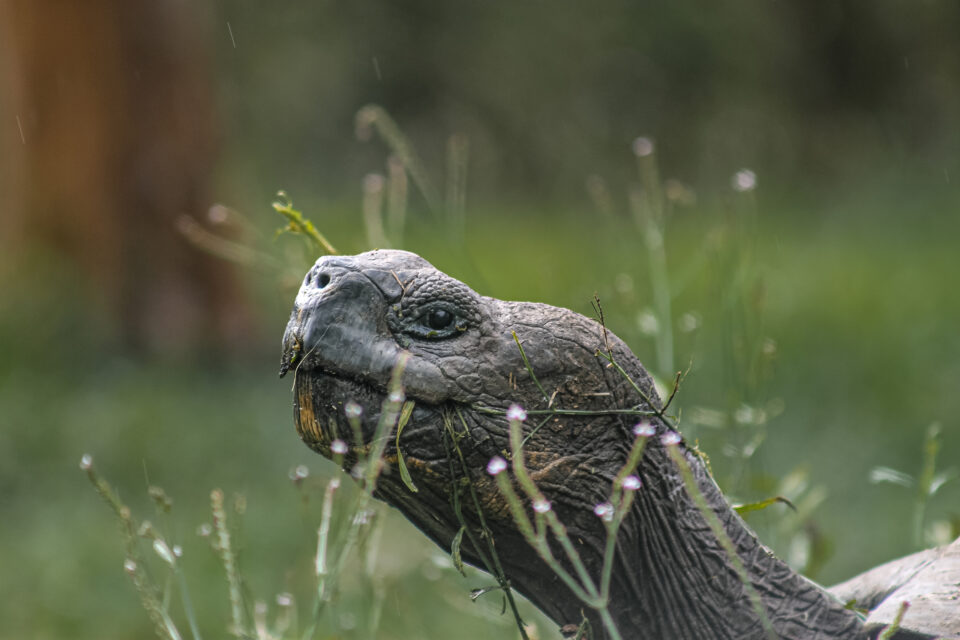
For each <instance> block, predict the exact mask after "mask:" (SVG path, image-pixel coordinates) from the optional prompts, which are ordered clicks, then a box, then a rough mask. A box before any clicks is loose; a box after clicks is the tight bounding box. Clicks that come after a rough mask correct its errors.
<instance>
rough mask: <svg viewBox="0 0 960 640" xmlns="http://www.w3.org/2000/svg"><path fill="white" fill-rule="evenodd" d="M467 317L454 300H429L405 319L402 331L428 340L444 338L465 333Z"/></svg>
mask: <svg viewBox="0 0 960 640" xmlns="http://www.w3.org/2000/svg"><path fill="white" fill-rule="evenodd" d="M467 326H468V323H467V319H466V318H465V317H464V316H463V314H462V313H461V312H460V309H459V308H458V307H457V306H456V305H455V304H454V303H452V302H448V301H435V302H429V303H427V304H426V305H424V306H423V307H421V308H420V309H417V310H415V311H413V312H412V313H411V314H410V315H408V316H407V317H406V318H404V319H403V328H402V329H401V331H402V332H403V333H405V334H407V335H408V336H412V337H414V338H421V339H426V340H444V339H445V338H452V337H454V336H459V335H463V333H464V332H465V331H466V330H467Z"/></svg>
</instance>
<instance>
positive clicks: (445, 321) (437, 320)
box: [427, 309, 453, 331]
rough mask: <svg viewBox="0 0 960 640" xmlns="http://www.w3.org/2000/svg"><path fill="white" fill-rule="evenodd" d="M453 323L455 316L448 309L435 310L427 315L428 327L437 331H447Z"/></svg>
mask: <svg viewBox="0 0 960 640" xmlns="http://www.w3.org/2000/svg"><path fill="white" fill-rule="evenodd" d="M452 323H453V314H452V313H450V312H449V311H447V310H446V309H434V310H433V311H431V312H430V313H429V314H428V315H427V326H428V327H430V328H431V329H433V330H435V331H441V330H443V329H446V328H447V327H449V326H450V325H451V324H452Z"/></svg>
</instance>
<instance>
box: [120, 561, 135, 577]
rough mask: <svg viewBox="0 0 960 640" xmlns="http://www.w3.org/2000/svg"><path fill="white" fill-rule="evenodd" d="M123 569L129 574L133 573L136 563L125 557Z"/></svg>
mask: <svg viewBox="0 0 960 640" xmlns="http://www.w3.org/2000/svg"><path fill="white" fill-rule="evenodd" d="M123 570H124V571H126V572H127V573H129V574H130V575H133V574H134V573H136V572H137V563H136V562H134V561H133V560H130V559H129V558H127V559H126V560H124V561H123Z"/></svg>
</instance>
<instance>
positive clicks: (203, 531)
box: [197, 523, 213, 538]
mask: <svg viewBox="0 0 960 640" xmlns="http://www.w3.org/2000/svg"><path fill="white" fill-rule="evenodd" d="M212 533H213V527H211V526H210V525H209V524H206V523H204V524H202V525H200V526H199V527H197V535H198V536H200V537H201V538H209V537H210V534H212Z"/></svg>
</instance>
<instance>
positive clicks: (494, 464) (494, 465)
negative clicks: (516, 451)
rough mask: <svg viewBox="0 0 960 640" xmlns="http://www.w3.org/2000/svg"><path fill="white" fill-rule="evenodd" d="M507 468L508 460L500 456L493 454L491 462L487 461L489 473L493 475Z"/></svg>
mask: <svg viewBox="0 0 960 640" xmlns="http://www.w3.org/2000/svg"><path fill="white" fill-rule="evenodd" d="M506 468H507V461H506V460H504V459H503V458H501V457H500V456H493V457H492V458H490V462H488V463H487V473H489V474H490V475H492V476H495V475H497V474H498V473H500V472H501V471H503V470H504V469H506Z"/></svg>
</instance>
